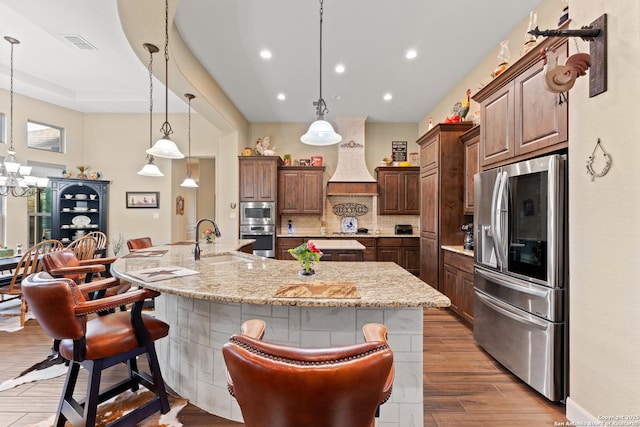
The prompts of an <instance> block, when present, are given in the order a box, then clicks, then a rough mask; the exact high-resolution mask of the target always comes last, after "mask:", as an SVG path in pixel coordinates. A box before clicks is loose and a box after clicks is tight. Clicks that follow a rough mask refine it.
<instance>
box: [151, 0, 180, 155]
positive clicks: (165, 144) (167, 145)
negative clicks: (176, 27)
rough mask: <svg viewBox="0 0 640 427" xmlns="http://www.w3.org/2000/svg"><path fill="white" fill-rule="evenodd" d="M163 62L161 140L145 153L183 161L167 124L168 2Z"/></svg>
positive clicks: (167, 3) (166, 6)
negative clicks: (163, 117)
mask: <svg viewBox="0 0 640 427" xmlns="http://www.w3.org/2000/svg"><path fill="white" fill-rule="evenodd" d="M164 5H165V6H164V62H165V82H164V99H165V101H164V109H165V120H164V123H163V124H162V127H161V128H160V131H161V132H162V138H160V139H159V140H157V141H156V143H155V144H154V145H153V147H151V148H149V149H148V150H147V153H149V154H151V155H152V156H156V157H164V158H167V159H184V154H182V153H181V152H180V150H178V146H177V145H176V143H175V142H173V141H172V140H171V137H170V135H171V134H172V133H173V130H172V129H171V125H170V124H169V0H165V2H164Z"/></svg>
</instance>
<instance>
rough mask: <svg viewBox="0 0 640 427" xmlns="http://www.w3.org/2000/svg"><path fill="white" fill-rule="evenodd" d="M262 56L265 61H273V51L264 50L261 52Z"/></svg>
mask: <svg viewBox="0 0 640 427" xmlns="http://www.w3.org/2000/svg"><path fill="white" fill-rule="evenodd" d="M260 56H261V57H262V58H263V59H271V56H272V55H271V51H269V50H266V49H263V50H261V51H260Z"/></svg>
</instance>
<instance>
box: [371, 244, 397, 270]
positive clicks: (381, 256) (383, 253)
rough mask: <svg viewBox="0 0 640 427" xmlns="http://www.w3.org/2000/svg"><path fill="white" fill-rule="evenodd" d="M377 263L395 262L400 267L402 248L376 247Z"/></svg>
mask: <svg viewBox="0 0 640 427" xmlns="http://www.w3.org/2000/svg"><path fill="white" fill-rule="evenodd" d="M377 261H379V262H395V263H396V264H398V265H399V266H402V248H401V247H399V246H398V247H380V246H378V258H377Z"/></svg>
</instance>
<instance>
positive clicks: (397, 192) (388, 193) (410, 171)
mask: <svg viewBox="0 0 640 427" xmlns="http://www.w3.org/2000/svg"><path fill="white" fill-rule="evenodd" d="M376 177H377V180H378V194H379V208H378V213H379V214H380V215H420V168H419V167H417V166H416V167H382V168H377V169H376Z"/></svg>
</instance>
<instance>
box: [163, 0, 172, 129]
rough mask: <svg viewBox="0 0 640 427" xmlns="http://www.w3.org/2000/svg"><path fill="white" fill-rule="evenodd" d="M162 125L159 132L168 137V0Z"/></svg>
mask: <svg viewBox="0 0 640 427" xmlns="http://www.w3.org/2000/svg"><path fill="white" fill-rule="evenodd" d="M164 4H165V8H164V73H165V74H164V75H165V83H164V110H165V116H164V123H163V124H162V127H161V128H160V131H161V132H162V133H163V134H164V136H165V137H167V138H168V137H169V135H171V134H172V133H173V130H172V129H171V125H170V124H169V0H165V2H164Z"/></svg>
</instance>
